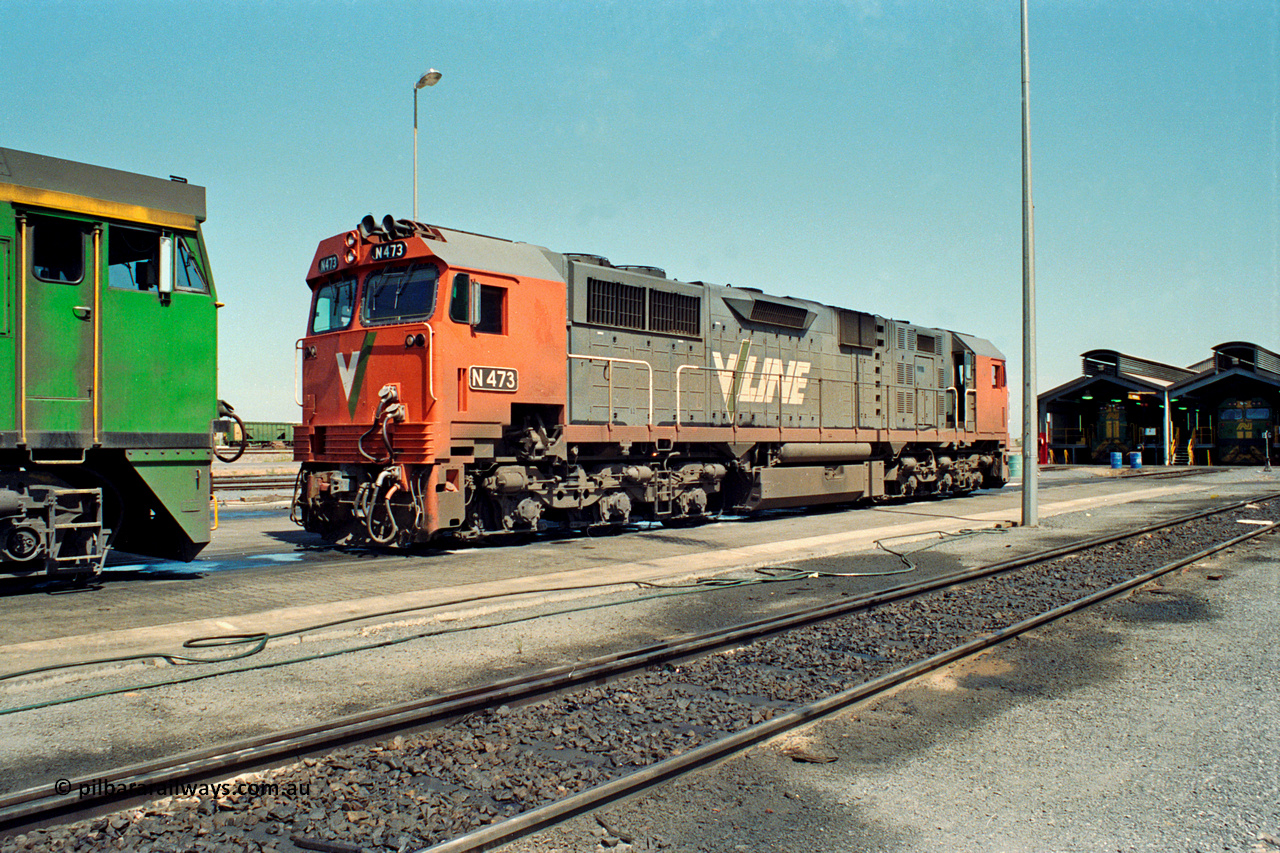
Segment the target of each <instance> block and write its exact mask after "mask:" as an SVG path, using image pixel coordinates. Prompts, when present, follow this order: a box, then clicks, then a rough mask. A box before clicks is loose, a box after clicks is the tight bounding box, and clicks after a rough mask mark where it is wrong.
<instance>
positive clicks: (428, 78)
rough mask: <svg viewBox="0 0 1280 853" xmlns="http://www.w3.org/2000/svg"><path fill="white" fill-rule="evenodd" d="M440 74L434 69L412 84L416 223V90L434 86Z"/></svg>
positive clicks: (414, 216)
mask: <svg viewBox="0 0 1280 853" xmlns="http://www.w3.org/2000/svg"><path fill="white" fill-rule="evenodd" d="M440 76H441V75H440V72H439V71H437V70H435V69H434V68H432V69H430V70H429V71H427V73H426V74H423V75H422V76H421V77H419V78H418V82H417V83H415V84H413V221H414V222H417V221H418V90H419V89H421V88H422V87H423V86H434V85H435V84H437V83H439V82H440Z"/></svg>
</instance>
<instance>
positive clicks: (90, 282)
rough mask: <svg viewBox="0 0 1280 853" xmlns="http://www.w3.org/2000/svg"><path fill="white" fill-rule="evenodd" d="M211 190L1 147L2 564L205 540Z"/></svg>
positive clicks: (80, 564)
mask: <svg viewBox="0 0 1280 853" xmlns="http://www.w3.org/2000/svg"><path fill="white" fill-rule="evenodd" d="M204 219H205V191H204V188H203V187H198V186H194V185H191V184H188V183H186V182H185V181H184V180H182V179H179V178H173V179H170V180H167V181H166V180H163V179H160V178H152V177H146V176H143V175H136V174H132V173H129V172H121V171H117V170H115V169H105V168H101V167H97V166H90V165H86V164H83V163H75V162H71V161H68V160H59V159H56V158H52V157H45V156H41V155H38V154H29V153H26V152H22V151H13V150H10V149H4V148H0V375H3V376H5V377H7V380H8V383H7V384H8V385H9V389H8V391H0V572H3V573H8V574H36V573H42V572H43V573H48V574H50V575H81V576H84V575H92V574H95V573H97V572H99V571H101V568H102V564H103V561H104V559H105V557H106V553H107V549H108V547H111V546H114V547H117V548H120V549H122V550H126V551H131V552H134V553H139V554H145V555H150V556H159V557H167V558H174V559H183V560H190V559H192V558H194V557H195V555H196V554H198V553H199V552H200V549H201V548H203V547H204V546H205V545H206V544H208V542H209V469H210V463H211V457H212V447H213V444H212V431H211V425H212V421H213V419H214V417H215V416H216V415H217V407H218V401H217V317H216V310H217V306H218V303H217V302H216V301H215V300H216V295H215V292H214V288H213V277H212V274H211V273H210V270H209V260H208V255H207V254H206V252H205V246H204V240H203V238H202V236H201V233H200V223H201V222H203V221H204Z"/></svg>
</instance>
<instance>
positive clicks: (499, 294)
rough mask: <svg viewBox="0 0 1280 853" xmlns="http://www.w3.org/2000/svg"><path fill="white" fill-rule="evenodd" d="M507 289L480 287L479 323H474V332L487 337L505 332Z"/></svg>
mask: <svg viewBox="0 0 1280 853" xmlns="http://www.w3.org/2000/svg"><path fill="white" fill-rule="evenodd" d="M506 319H507V289H506V288H505V287H493V286H491V285H488V284H482V285H480V322H478V323H476V331H477V332H484V333H485V334H489V335H501V334H504V333H505V332H506Z"/></svg>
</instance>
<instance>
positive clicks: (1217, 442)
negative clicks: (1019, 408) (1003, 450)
mask: <svg viewBox="0 0 1280 853" xmlns="http://www.w3.org/2000/svg"><path fill="white" fill-rule="evenodd" d="M1081 373H1082V375H1081V376H1080V377H1079V378H1078V379H1073V380H1072V381H1070V382H1067V383H1064V384H1062V385H1059V386H1058V387H1056V388H1053V389H1051V390H1049V391H1046V392H1044V393H1043V394H1041V395H1040V396H1039V412H1040V421H1039V423H1040V461H1041V463H1053V462H1058V463H1066V464H1090V463H1095V464H1106V463H1108V462H1110V461H1112V458H1113V454H1115V453H1119V454H1121V455H1122V456H1121V458H1122V459H1124V460H1126V461H1130V462H1131V461H1133V460H1134V459H1135V458H1137V459H1141V462H1142V464H1144V465H1192V464H1196V465H1214V464H1260V465H1262V464H1269V463H1270V459H1271V458H1272V457H1275V456H1277V452H1278V451H1280V441H1277V436H1276V432H1277V430H1276V420H1277V419H1276V412H1277V410H1278V409H1280V355H1277V354H1276V353H1274V352H1272V351H1271V350H1268V349H1265V348H1264V347H1261V346H1258V345H1257V344H1254V343H1249V342H1247V341H1231V342H1228V343H1223V344H1219V345H1218V346H1215V347H1213V349H1212V354H1211V355H1210V356H1209V357H1208V358H1206V359H1204V360H1202V361H1200V362H1197V363H1195V364H1193V365H1190V366H1188V367H1177V366H1174V365H1170V364H1164V363H1162V362H1158V361H1153V360H1150V359H1145V358H1139V357H1137V356H1132V355H1127V354H1125V353H1121V352H1117V351H1115V350H1107V349H1098V350H1089V351H1088V352H1085V353H1083V355H1082V371H1081ZM1133 454H1137V456H1136V457H1134V456H1133Z"/></svg>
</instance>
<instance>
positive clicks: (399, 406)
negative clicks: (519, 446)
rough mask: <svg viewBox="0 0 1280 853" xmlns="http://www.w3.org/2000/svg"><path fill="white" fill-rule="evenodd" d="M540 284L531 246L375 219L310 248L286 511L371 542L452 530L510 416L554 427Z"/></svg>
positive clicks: (556, 308)
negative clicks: (299, 405) (290, 507)
mask: <svg viewBox="0 0 1280 853" xmlns="http://www.w3.org/2000/svg"><path fill="white" fill-rule="evenodd" d="M555 277H557V273H556V271H555V269H554V268H553V267H552V266H551V264H550V262H549V261H548V259H547V258H546V256H545V255H544V254H543V252H542V251H541V250H539V249H537V248H535V247H531V246H528V245H526V244H517V243H510V242H508V241H495V240H492V239H490V238H481V237H478V236H476V235H471V234H466V233H463V232H452V231H450V232H444V231H441V230H440V229H436V228H432V227H430V226H426V225H422V224H420V223H411V222H408V221H407V220H399V221H395V220H391V219H390V218H389V217H388V218H387V219H384V221H383V226H382V227H381V228H379V227H376V226H374V225H373V222H372V219H371V218H369V217H366V220H365V222H363V223H362V224H361V226H360V227H359V228H357V229H356V230H354V231H351V232H349V233H348V234H345V235H341V236H339V237H335V238H331V239H330V240H327V241H325V242H324V243H322V244H321V245H320V248H319V250H318V251H317V254H316V257H315V260H314V261H313V263H312V269H311V273H310V275H309V276H308V284H309V285H310V287H311V289H312V310H311V319H310V324H309V327H308V329H307V335H306V337H304V338H303V339H302V340H300V341H299V343H298V347H299V349H300V351H301V357H302V395H303V417H302V424H301V426H300V427H298V428H297V430H296V435H295V443H294V446H295V457H296V458H297V459H299V461H301V462H302V463H303V465H302V468H301V473H300V482H299V494H298V497H297V499H296V500H295V513H296V514H297V516H298V518H299V520H300V521H302V523H303V524H304V525H305V526H307V527H308V528H309V529H313V530H317V531H318V532H321V533H323V534H324V535H326V536H327V537H329V538H332V539H336V540H339V541H350V540H364V539H369V540H372V541H374V542H377V543H380V544H408V543H410V542H414V541H422V540H425V539H427V538H430V536H432V535H434V534H436V533H438V532H442V531H448V530H454V529H457V528H459V527H460V526H462V524H463V522H464V518H465V516H466V509H465V505H466V500H467V496H468V490H469V489H472V490H474V488H475V483H474V476H475V474H474V471H473V470H472V469H473V468H474V467H475V466H476V465H477V464H489V463H493V462H495V461H497V460H500V459H502V458H503V457H504V456H506V455H509V453H510V447H509V446H508V444H507V439H508V434H509V428H510V427H511V425H512V424H516V425H521V424H523V423H526V422H527V423H530V424H536V425H537V427H538V428H540V429H542V430H544V431H551V432H554V431H555V430H556V428H557V427H558V426H559V425H560V424H561V423H562V420H563V407H562V406H559V405H556V404H554V403H548V402H547V401H556V400H559V399H563V397H564V377H563V373H562V372H561V373H557V372H556V371H555V370H554V369H553V367H552V366H553V365H554V364H556V363H557V362H558V361H559V360H560V358H561V357H562V355H561V354H562V353H563V352H564V347H565V343H564V319H563V318H564V310H565V309H564V287H563V284H562V283H559V282H557V281H555V280H554V278H555ZM516 318H519V330H520V331H519V333H518V334H517V333H516V332H515V330H514V329H513V323H514V322H515V319H516Z"/></svg>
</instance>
